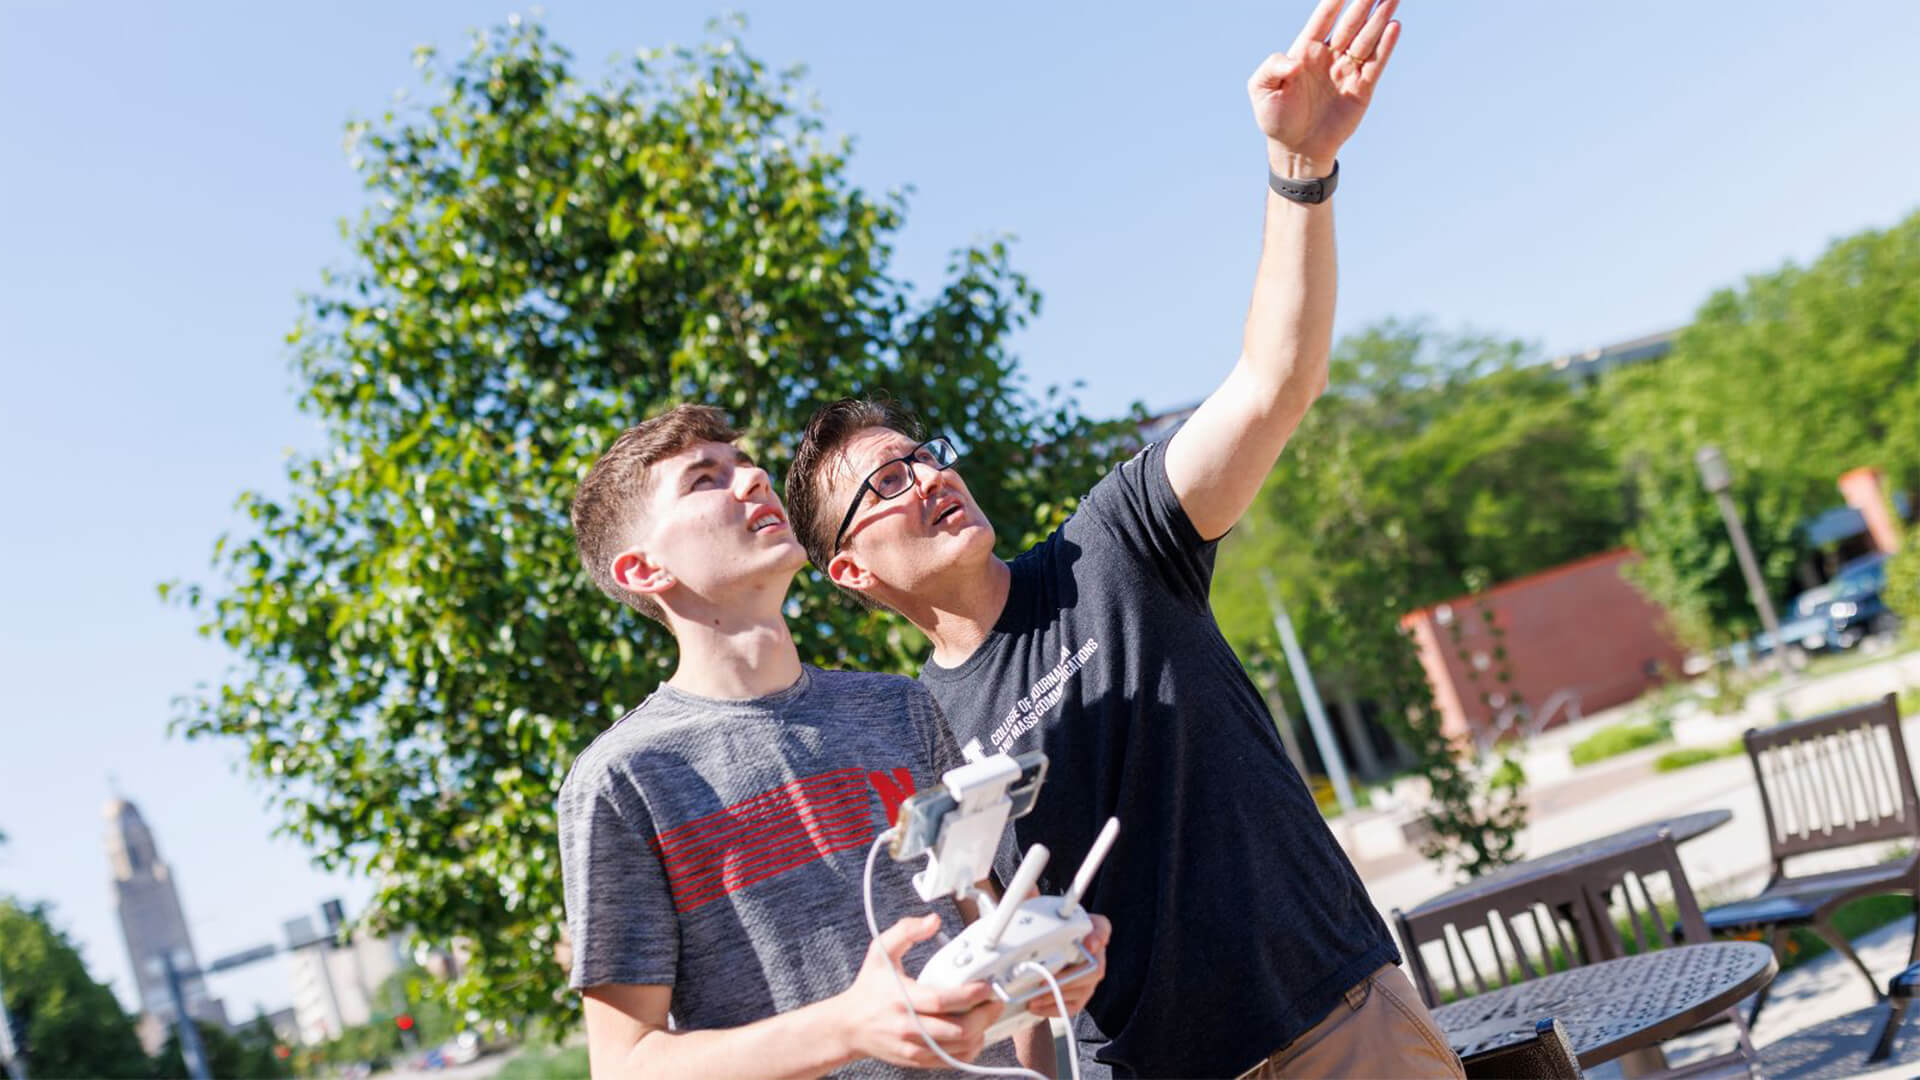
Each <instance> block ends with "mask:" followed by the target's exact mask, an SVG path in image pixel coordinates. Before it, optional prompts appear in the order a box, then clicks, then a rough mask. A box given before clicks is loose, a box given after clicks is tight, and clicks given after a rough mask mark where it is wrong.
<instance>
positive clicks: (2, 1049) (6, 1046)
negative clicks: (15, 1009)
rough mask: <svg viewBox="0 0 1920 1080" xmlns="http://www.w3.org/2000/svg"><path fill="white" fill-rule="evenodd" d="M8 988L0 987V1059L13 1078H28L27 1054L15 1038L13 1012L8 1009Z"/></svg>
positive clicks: (14, 1079) (25, 1079) (19, 1079)
mask: <svg viewBox="0 0 1920 1080" xmlns="http://www.w3.org/2000/svg"><path fill="white" fill-rule="evenodd" d="M5 990H6V988H5V987H0V1061H4V1062H5V1063H6V1066H7V1075H8V1076H9V1077H11V1078H12V1080H27V1055H26V1054H25V1053H23V1052H22V1051H21V1048H20V1047H19V1046H18V1045H17V1044H16V1043H15V1042H14V1040H13V1014H12V1013H9V1012H8V1011H7V1002H6V992H5Z"/></svg>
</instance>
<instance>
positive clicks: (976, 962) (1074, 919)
mask: <svg viewBox="0 0 1920 1080" xmlns="http://www.w3.org/2000/svg"><path fill="white" fill-rule="evenodd" d="M1119 832H1120V820H1119V819H1118V818H1109V819H1107V824H1106V826H1105V827H1104V828H1102V829H1101V830H1100V835H1099V836H1098V837H1097V838H1096V839H1095V840H1094V842H1093V847H1092V849H1091V850H1089V851H1088V852H1087V858H1086V861H1085V862H1082V863H1081V864H1080V872H1079V873H1078V874H1076V875H1075V876H1074V879H1073V884H1072V885H1071V886H1069V887H1068V889H1067V891H1066V892H1065V893H1063V894H1061V895H1060V896H1036V897H1034V898H1033V899H1031V900H1027V901H1025V902H1024V903H1022V902H1017V901H1016V898H1017V897H1021V896H1025V895H1027V894H1028V893H1029V892H1031V891H1032V890H1033V886H1034V882H1036V881H1037V880H1039V878H1040V872H1041V870H1043V869H1045V868H1046V865H1047V859H1048V852H1047V849H1046V848H1045V847H1044V846H1042V845H1040V844H1035V845H1033V846H1032V847H1031V848H1028V849H1027V856H1026V858H1025V859H1023V860H1021V863H1020V869H1019V870H1018V871H1017V872H1016V873H1015V874H1014V876H1013V880H1012V881H1011V882H1010V883H1008V885H1007V892H1006V896H1005V897H1003V898H1002V899H1001V901H1000V903H999V904H997V905H995V906H994V908H993V910H992V911H991V912H989V913H986V914H983V915H982V916H981V917H980V918H979V919H978V920H976V921H975V922H974V923H972V924H971V925H970V926H968V927H967V928H966V930H965V931H964V932H962V933H961V934H960V936H959V937H956V938H954V939H953V940H952V941H949V942H948V943H947V944H946V945H945V946H944V947H942V948H941V950H940V951H939V952H937V953H935V954H934V955H933V958H932V959H930V960H928V961H927V965H926V967H925V968H923V969H922V970H921V972H920V975H919V981H920V982H921V983H923V984H925V985H927V986H933V987H958V986H962V985H964V984H966V983H969V982H978V981H984V982H986V983H988V984H989V985H991V986H992V987H993V991H994V995H995V996H996V997H998V998H999V999H1000V1000H1001V1002H1003V1004H1004V1009H1003V1011H1002V1013H1001V1015H1000V1018H999V1019H998V1020H996V1021H994V1023H993V1024H992V1026H990V1027H988V1028H987V1034H986V1041H987V1042H988V1043H994V1042H998V1041H999V1040H1001V1039H1004V1038H1007V1037H1009V1036H1011V1035H1013V1034H1015V1033H1016V1032H1018V1031H1019V1030H1020V1029H1022V1028H1024V1027H1026V1026H1027V1025H1028V1024H1032V1023H1035V1022H1037V1021H1038V1020H1039V1019H1040V1017H1038V1016H1036V1015H1034V1014H1033V1013H1031V1012H1028V1011H1027V1007H1026V1006H1027V1003H1028V1002H1030V1001H1032V1000H1033V999H1034V998H1036V997H1038V996H1040V995H1041V994H1043V993H1046V992H1047V991H1048V986H1047V980H1046V978H1045V976H1043V975H1042V974H1041V971H1042V970H1043V969H1044V970H1045V971H1046V972H1048V973H1051V974H1053V975H1054V976H1055V979H1054V981H1055V983H1056V984H1057V985H1060V986H1065V985H1067V984H1069V983H1073V982H1078V981H1079V980H1081V979H1084V978H1087V977H1088V976H1090V975H1093V974H1095V973H1096V972H1098V971H1099V968H1100V963H1099V960H1098V959H1096V958H1095V957H1094V955H1093V954H1092V953H1091V952H1090V951H1088V949H1087V947H1086V939H1087V937H1088V935H1090V934H1092V933H1093V919H1092V917H1091V916H1090V915H1088V914H1087V911H1086V909H1085V908H1083V907H1081V906H1080V897H1081V895H1082V894H1084V893H1085V892H1086V888H1087V885H1088V884H1089V883H1091V882H1092V880H1093V875H1094V872H1095V871H1096V870H1098V869H1099V868H1100V862H1101V860H1103V859H1104V858H1106V855H1107V850H1108V849H1109V848H1111V847H1112V846H1113V841H1114V838H1115V837H1116V836H1118V835H1119Z"/></svg>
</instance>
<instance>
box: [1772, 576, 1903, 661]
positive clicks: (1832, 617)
mask: <svg viewBox="0 0 1920 1080" xmlns="http://www.w3.org/2000/svg"><path fill="white" fill-rule="evenodd" d="M1886 588H1887V556H1886V555H1885V554H1884V553H1882V552H1875V553H1874V554H1871V555H1862V556H1861V557H1859V558H1857V559H1854V560H1851V561H1850V562H1848V563H1847V564H1846V565H1845V566H1842V567H1841V568H1840V572H1839V573H1838V574H1835V575H1834V577H1833V580H1832V581H1829V582H1827V583H1826V584H1825V585H1822V586H1820V587H1819V588H1817V589H1809V590H1807V591H1806V592H1804V593H1801V594H1800V595H1799V596H1798V597H1796V598H1795V599H1794V602H1793V609H1794V614H1795V616H1796V617H1802V616H1804V617H1806V618H1813V619H1822V620H1824V621H1825V623H1826V627H1825V633H1824V635H1823V640H1821V641H1819V642H1817V643H1811V642H1810V643H1808V644H1807V646H1806V647H1807V648H1808V649H1809V650H1812V651H1822V650H1842V649H1851V648H1853V647H1854V646H1855V645H1858V644H1860V642H1861V641H1862V640H1864V639H1865V638H1866V637H1867V636H1868V635H1869V634H1880V633H1887V632H1889V631H1891V630H1892V629H1893V628H1894V627H1895V626H1896V625H1897V624H1898V622H1899V620H1898V618H1897V617H1896V616H1895V615H1894V614H1893V612H1892V611H1890V610H1888V608H1887V603H1886V599H1885V597H1884V596H1883V595H1882V594H1884V593H1885V592H1886ZM1782 630H1783V631H1784V630H1785V628H1784V627H1783V628H1782ZM1781 636H1783V637H1786V636H1787V635H1786V634H1785V633H1784V632H1783V633H1782V635H1781ZM1789 640H1793V639H1792V638H1789Z"/></svg>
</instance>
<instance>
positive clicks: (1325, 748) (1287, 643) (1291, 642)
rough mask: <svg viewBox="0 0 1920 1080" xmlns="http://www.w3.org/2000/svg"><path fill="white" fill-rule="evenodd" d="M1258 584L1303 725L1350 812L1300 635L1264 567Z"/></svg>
mask: <svg viewBox="0 0 1920 1080" xmlns="http://www.w3.org/2000/svg"><path fill="white" fill-rule="evenodd" d="M1260 586H1261V588H1263V589H1265V590H1266V593H1267V609H1268V610H1269V611H1271V612H1272V613H1273V629H1274V632H1276V633H1278V634H1279V635H1280V649H1281V651H1282V652H1285V653H1286V655H1287V666H1288V667H1290V668H1292V669H1293V684H1294V685H1295V686H1296V687H1298V688H1299V690H1300V704H1301V705H1302V706H1303V707H1304V708H1305V709H1306V711H1307V727H1308V729H1309V730H1311V731H1312V732H1313V744H1314V745H1315V746H1316V747H1318V748H1319V749H1320V760H1321V762H1323V763H1324V764H1325V765H1326V767H1327V778H1328V779H1329V780H1332V781H1333V794H1334V797H1335V798H1337V799H1339V800H1340V812H1341V813H1343V814H1351V813H1353V808H1354V805H1355V804H1354V801H1353V785H1351V784H1349V783H1348V782H1347V763H1346V762H1345V761H1343V760H1341V758H1340V744H1339V743H1338V742H1335V741H1334V738H1333V729H1332V728H1330V727H1328V726H1327V710H1326V709H1325V708H1323V707H1322V706H1321V704H1320V690H1319V688H1318V687H1316V686H1315V685H1314V682H1313V672H1312V671H1311V670H1309V669H1308V668H1307V654H1306V653H1304V652H1302V651H1301V649H1300V639H1299V638H1298V637H1297V636H1295V635H1294V632H1293V620H1292V619H1289V618H1287V609H1286V608H1285V607H1284V606H1283V605H1282V604H1281V603H1280V590H1278V589H1276V588H1274V586H1273V575H1272V574H1271V573H1269V572H1268V570H1267V568H1266V567H1264V566H1263V567H1261V568H1260Z"/></svg>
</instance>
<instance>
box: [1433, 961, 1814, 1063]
mask: <svg viewBox="0 0 1920 1080" xmlns="http://www.w3.org/2000/svg"><path fill="white" fill-rule="evenodd" d="M1779 970H1780V965H1779V962H1778V961H1776V960H1775V959H1774V956H1773V950H1772V949H1769V948H1767V947H1766V946H1765V945H1761V944H1759V943H1757V942H1751V941H1716V942H1711V943H1708V944H1705V945H1680V946H1676V947H1674V948H1671V949H1660V950H1657V951H1655V952H1649V953H1643V954H1641V955H1638V956H1627V957H1622V958H1620V959H1618V960H1604V961H1601V962H1600V963H1597V964H1588V965H1586V966H1585V967H1577V968H1572V969H1570V970H1567V971H1562V972H1557V973H1555V974H1552V975H1544V976H1541V977H1540V978H1537V979H1529V980H1527V981H1525V982H1521V983H1515V984H1514V985H1512V986H1507V987H1503V988H1501V989H1498V990H1489V991H1488V992H1486V993H1484V994H1476V995H1474V996H1473V997H1470V998H1465V999H1463V1000H1461V1001H1456V1002H1454V1003H1452V1004H1450V1005H1442V1006H1441V1007H1439V1008H1437V1009H1435V1010H1433V1018H1434V1020H1435V1021H1436V1022H1438V1023H1439V1025H1440V1027H1441V1029H1442V1030H1444V1031H1445V1032H1446V1033H1447V1041H1448V1042H1449V1043H1451V1044H1452V1046H1453V1049H1454V1051H1455V1052H1457V1053H1459V1054H1460V1055H1461V1056H1462V1057H1465V1056H1467V1055H1469V1054H1474V1053H1478V1052H1480V1051H1483V1050H1493V1049H1497V1048H1499V1047H1502V1046H1507V1045H1509V1044H1512V1043H1517V1042H1522V1041H1524V1040H1526V1039H1529V1038H1531V1037H1533V1033H1534V1023H1535V1022H1536V1021H1538V1020H1542V1019H1545V1018H1547V1017H1552V1018H1553V1019H1555V1020H1558V1021H1560V1023H1561V1025H1562V1026H1563V1027H1565V1028H1566V1031H1567V1038H1568V1040H1569V1041H1570V1042H1572V1044H1573V1052H1574V1054H1575V1056H1577V1057H1578V1058H1579V1059H1580V1067H1581V1068H1583V1069H1585V1068H1591V1067H1593V1066H1595V1065H1598V1064H1600V1063H1601V1062H1605V1061H1612V1060H1614V1059H1615V1058H1618V1057H1622V1056H1624V1055H1626V1054H1628V1053H1630V1052H1632V1051H1635V1050H1642V1049H1648V1048H1652V1047H1656V1046H1658V1045H1659V1044H1660V1043H1662V1042H1664V1041H1665V1040H1667V1039H1671V1038H1673V1037H1674V1036H1676V1035H1680V1034H1682V1033H1684V1032H1687V1031H1690V1030H1692V1029H1693V1028H1694V1027H1696V1026H1698V1025H1699V1024H1700V1023H1702V1022H1703V1021H1706V1020H1709V1019H1712V1018H1713V1017H1714V1016H1715V1015H1717V1014H1719V1013H1721V1012H1724V1011H1725V1010H1727V1009H1728V1008H1730V1007H1732V1006H1733V1005H1734V1004H1736V1003H1737V1002H1739V1001H1740V1000H1741V999H1743V998H1745V997H1746V996H1747V995H1749V994H1752V993H1753V992H1755V991H1756V990H1759V989H1760V988H1761V987H1763V986H1765V985H1767V984H1768V983H1769V982H1772V981H1773V977H1774V975H1776V974H1778V972H1779Z"/></svg>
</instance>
